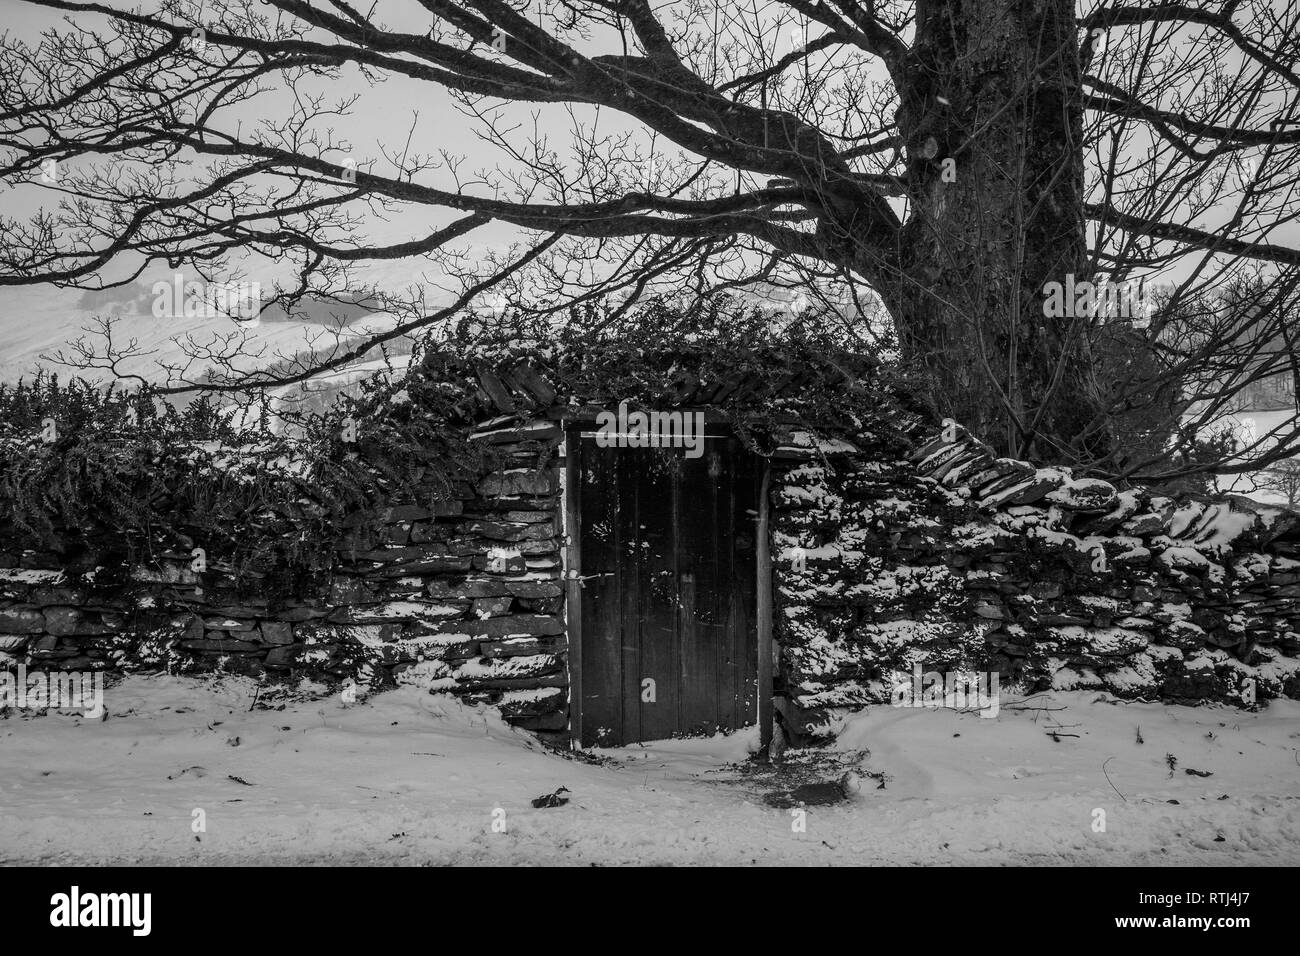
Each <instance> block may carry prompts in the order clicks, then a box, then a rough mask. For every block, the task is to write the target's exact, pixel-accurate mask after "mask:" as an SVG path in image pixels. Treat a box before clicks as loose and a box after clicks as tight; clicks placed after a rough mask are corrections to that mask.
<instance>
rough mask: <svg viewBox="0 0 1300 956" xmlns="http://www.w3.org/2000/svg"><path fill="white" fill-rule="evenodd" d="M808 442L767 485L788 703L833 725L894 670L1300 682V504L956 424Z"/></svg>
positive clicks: (1288, 686) (1198, 682)
mask: <svg viewBox="0 0 1300 956" xmlns="http://www.w3.org/2000/svg"><path fill="white" fill-rule="evenodd" d="M860 445H861V447H857V446H853V445H848V444H846V443H844V442H833V443H829V444H828V443H821V444H818V443H817V442H814V441H811V440H805V441H803V442H802V443H798V444H795V445H792V446H789V447H787V448H786V449H784V455H785V458H786V460H784V461H783V462H781V463H780V465H779V466H778V469H777V473H776V475H775V476H774V480H773V484H772V508H773V522H772V525H773V556H774V568H775V595H774V596H775V604H776V611H775V619H774V636H775V639H776V642H777V644H778V654H779V657H778V667H777V675H778V676H777V691H776V693H777V697H776V704H777V711H778V713H779V714H780V715H781V716H782V719H783V721H784V723H785V724H786V727H787V730H788V731H789V733H790V734H791V735H792V736H794V737H796V738H798V737H814V738H815V737H817V736H822V735H825V734H827V733H829V732H830V731H831V728H832V727H833V726H834V717H835V715H836V714H837V712H839V711H841V710H842V709H844V708H857V707H861V706H863V705H866V704H869V703H872V702H877V701H882V700H887V699H889V695H890V690H891V687H892V675H894V674H896V673H898V672H908V671H910V670H911V668H912V666H913V664H915V663H918V662H919V663H922V664H923V665H924V667H925V669H926V670H937V671H945V670H961V669H965V668H971V669H976V668H977V669H981V670H984V669H987V670H996V671H998V672H999V674H1000V675H1001V679H1002V682H1003V685H1004V686H1005V685H1006V684H1008V683H1010V684H1011V685H1012V686H1016V685H1018V686H1019V687H1020V688H1021V689H1023V690H1026V691H1028V690H1034V689H1042V688H1047V687H1053V688H1061V689H1073V688H1098V689H1102V690H1106V691H1109V692H1112V693H1114V694H1117V695H1119V696H1123V697H1130V698H1132V697H1142V698H1160V699H1165V700H1175V701H1200V700H1223V701H1228V702H1234V703H1238V704H1249V703H1250V702H1251V701H1252V700H1264V699H1266V698H1269V697H1276V696H1280V695H1286V696H1291V697H1297V696H1300V657H1298V655H1300V520H1298V519H1300V516H1297V515H1296V514H1294V513H1291V512H1285V511H1283V510H1281V509H1276V508H1268V507H1265V506H1260V505H1257V504H1255V503H1253V502H1249V501H1246V500H1244V499H1223V500H1205V501H1198V500H1191V499H1185V500H1173V499H1170V498H1161V497H1153V496H1151V495H1150V494H1148V493H1146V492H1144V491H1141V490H1128V491H1119V490H1117V489H1116V488H1114V487H1113V486H1111V485H1110V484H1108V483H1106V482H1104V481H1096V480H1093V479H1075V478H1073V477H1072V476H1071V475H1070V474H1069V472H1068V471H1065V470H1059V469H1037V468H1034V467H1033V466H1031V465H1029V464H1026V463H1024V462H1019V461H1013V460H1009V459H997V458H995V457H994V455H993V454H992V452H991V451H990V449H989V448H988V447H987V446H985V445H983V444H982V443H980V442H978V441H977V440H975V439H973V438H972V437H971V436H970V435H969V434H967V433H966V432H965V431H964V430H963V429H960V428H958V427H956V426H954V425H952V424H951V423H949V425H948V427H947V428H946V429H945V431H944V433H943V434H941V435H938V436H935V437H934V438H932V439H930V440H927V441H921V442H918V443H917V445H916V447H915V450H913V451H912V452H911V453H910V454H908V455H906V456H905V457H903V456H899V455H898V453H897V452H898V450H897V449H889V450H884V449H881V448H873V447H871V446H870V445H869V443H866V442H863V443H860Z"/></svg>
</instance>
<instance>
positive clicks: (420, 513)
mask: <svg viewBox="0 0 1300 956" xmlns="http://www.w3.org/2000/svg"><path fill="white" fill-rule="evenodd" d="M494 424H495V423H488V424H487V426H486V427H485V429H484V434H483V436H482V440H483V441H486V442H489V443H492V444H494V445H495V446H496V448H497V451H498V452H499V453H500V454H499V455H498V456H495V458H496V464H498V465H499V466H500V467H498V468H496V469H494V470H492V471H489V472H486V473H484V474H483V475H481V476H480V477H479V478H478V480H477V481H476V482H460V483H458V484H457V485H456V487H455V488H454V489H453V490H452V492H451V493H450V494H446V493H444V494H441V495H439V496H438V497H436V498H434V497H430V498H428V499H426V500H422V501H412V502H409V503H404V504H399V505H396V506H393V507H389V508H386V509H385V510H383V511H382V512H376V513H358V514H355V515H353V516H351V517H349V519H348V520H347V522H346V527H344V528H342V529H340V534H339V537H338V540H337V543H336V546H335V549H334V550H335V558H334V561H333V562H332V567H330V568H329V569H327V570H326V571H325V573H323V574H322V575H320V580H319V581H318V582H317V584H316V586H314V587H312V588H310V589H308V590H307V593H304V594H301V595H295V596H292V597H285V596H283V595H282V594H279V593H278V592H277V590H276V589H274V588H271V587H269V586H261V585H260V584H259V582H257V581H255V580H254V581H248V580H242V581H240V582H236V581H235V579H234V578H233V577H232V576H231V575H229V574H228V573H226V572H225V571H224V570H223V569H222V568H221V567H219V566H214V567H210V568H208V569H207V570H204V571H202V572H200V571H196V570H194V569H193V562H192V559H191V556H190V554H189V553H185V552H182V551H177V552H175V553H168V554H162V555H157V556H156V557H155V558H154V559H153V560H152V561H151V562H150V563H148V564H141V565H137V566H132V567H129V568H114V567H110V566H108V565H109V564H110V563H111V562H106V563H105V564H100V563H99V559H100V557H102V555H100V554H98V553H97V552H96V550H95V548H94V547H93V546H87V544H86V543H85V542H84V541H82V540H80V538H79V537H78V536H77V535H76V534H75V532H74V531H73V530H72V529H66V531H65V534H66V537H65V541H66V546H65V547H63V548H62V550H47V551H37V550H33V549H25V548H22V547H20V546H18V545H17V544H16V543H15V542H16V540H17V539H16V538H15V537H13V536H9V537H7V538H6V539H0V668H13V667H16V666H17V665H25V666H26V667H28V668H29V669H38V668H39V669H48V670H55V669H58V670H92V669H94V670H102V669H113V670H131V669H167V670H172V671H178V672H187V671H208V670H223V671H228V672H232V673H241V674H251V675H267V676H270V677H281V678H289V679H294V678H301V677H305V678H308V679H312V680H322V679H324V680H340V679H353V680H355V681H356V682H357V683H358V684H360V685H362V686H367V685H378V684H383V683H387V682H391V681H397V682H412V683H417V684H420V685H422V686H427V687H429V688H431V689H439V690H447V691H452V692H455V693H457V694H460V695H462V696H464V697H466V698H468V699H470V700H481V701H486V702H490V703H493V704H496V705H498V706H499V707H500V708H501V710H502V712H503V713H504V714H505V716H506V717H507V719H508V720H510V721H511V722H512V723H515V724H517V725H519V726H521V727H524V728H527V729H530V730H534V731H537V732H539V733H541V734H544V735H548V736H554V737H555V738H556V739H559V738H561V737H563V731H564V730H565V727H566V725H567V711H568V708H567V687H568V678H567V670H566V667H567V656H568V655H567V645H566V641H565V635H564V630H565V627H564V615H563V589H562V585H561V560H562V559H561V546H560V535H561V533H562V516H561V512H560V476H559V472H558V469H559V459H558V456H557V454H556V452H557V449H558V447H559V445H560V442H561V438H562V433H561V430H560V428H559V427H558V426H556V425H554V424H547V423H539V424H537V425H534V426H532V427H530V428H526V429H518V428H510V427H504V428H495V427H494Z"/></svg>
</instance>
